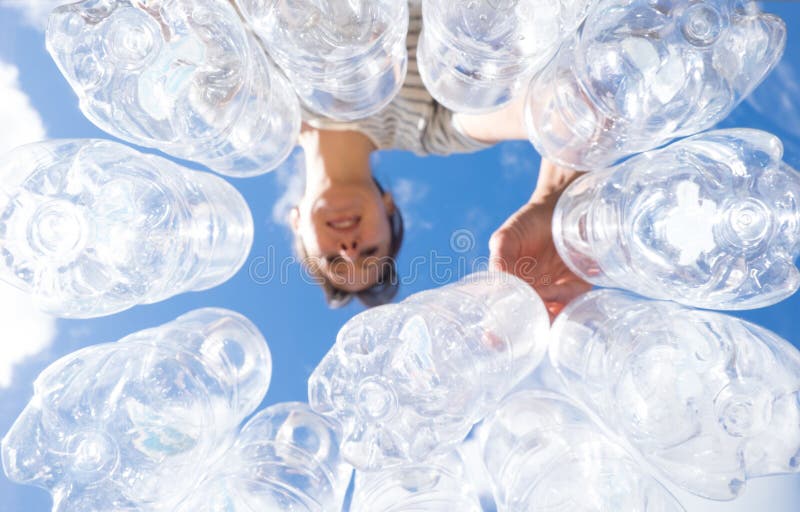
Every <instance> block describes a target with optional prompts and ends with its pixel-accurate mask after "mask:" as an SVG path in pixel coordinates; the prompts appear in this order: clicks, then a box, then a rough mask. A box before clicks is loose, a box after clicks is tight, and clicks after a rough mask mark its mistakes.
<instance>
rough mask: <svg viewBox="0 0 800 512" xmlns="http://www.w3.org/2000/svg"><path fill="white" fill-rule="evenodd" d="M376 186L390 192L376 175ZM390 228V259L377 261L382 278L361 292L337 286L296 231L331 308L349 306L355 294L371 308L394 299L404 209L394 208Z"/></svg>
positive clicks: (298, 244)
mask: <svg viewBox="0 0 800 512" xmlns="http://www.w3.org/2000/svg"><path fill="white" fill-rule="evenodd" d="M372 180H373V181H374V182H375V185H376V186H377V187H378V192H379V193H380V194H381V195H384V194H385V193H386V192H385V190H384V188H383V187H382V186H381V184H380V183H379V182H378V180H376V179H375V178H372ZM389 229H390V231H391V240H390V242H389V254H388V258H381V259H380V260H378V262H377V264H378V265H380V275H379V277H378V281H377V282H376V283H375V284H374V285H372V286H370V287H369V288H367V289H365V290H361V291H359V292H348V291H346V290H342V289H341V288H337V287H336V286H335V285H334V283H333V282H332V281H331V280H330V279H329V278H328V276H327V275H325V274H324V273H323V272H321V271H320V267H319V265H316V264H314V262H311V258H310V257H309V256H308V252H307V251H306V247H305V245H303V239H302V238H301V237H300V235H298V234H297V233H296V232H295V234H294V248H295V252H296V253H297V256H298V257H299V258H300V260H301V261H302V262H303V263H304V264H305V265H306V268H307V269H308V271H309V273H310V274H311V276H312V277H314V278H315V279H316V280H317V282H318V283H319V285H320V286H321V287H322V291H323V292H324V293H325V302H326V303H327V304H328V307H330V308H333V309H337V308H341V307H343V306H346V305H347V304H348V303H349V302H350V301H351V300H353V297H355V298H357V299H358V300H359V302H361V303H362V304H363V305H364V306H366V307H368V308H371V307H374V306H380V305H383V304H386V303H388V302H391V300H392V299H393V298H394V297H395V295H397V292H398V291H399V290H400V280H399V279H398V277H397V262H396V261H395V260H396V258H397V253H398V252H400V247H401V246H402V245H403V235H404V227H403V216H402V215H401V213H400V209H399V208H397V206H395V208H394V211H393V212H392V214H391V215H389Z"/></svg>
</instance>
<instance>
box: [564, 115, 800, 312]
mask: <svg viewBox="0 0 800 512" xmlns="http://www.w3.org/2000/svg"><path fill="white" fill-rule="evenodd" d="M782 155H783V146H782V145H781V142H780V141H779V140H778V139H777V138H776V137H774V136H772V135H770V134H768V133H765V132H761V131H757V130H745V129H736V130H719V131H714V132H708V133H705V134H701V135H697V136H695V137H692V138H690V139H685V140H683V141H680V142H677V143H674V144H672V145H670V146H668V147H666V148H665V149H661V150H656V151H652V152H649V153H645V154H642V155H638V156H636V157H634V158H631V159H630V160H627V161H626V162H624V163H623V164H621V165H619V166H617V167H615V168H611V169H606V170H604V171H600V172H596V173H590V174H588V175H586V176H583V177H581V178H580V179H578V180H576V181H575V182H574V183H572V184H571V185H570V186H569V187H568V188H567V189H566V191H565V192H564V193H563V194H562V196H561V198H560V199H559V201H558V204H557V205H556V209H555V213H554V214H553V239H554V241H555V245H556V248H557V250H558V252H559V254H560V255H561V257H562V259H563V260H564V262H565V263H566V264H567V265H568V266H569V267H570V268H571V269H572V270H573V271H574V272H575V273H576V274H577V275H578V276H580V277H582V278H583V279H585V280H587V281H589V282H591V283H593V284H596V285H600V286H609V287H619V288H626V289H628V290H631V291H634V292H636V293H638V294H640V295H644V296H647V297H652V298H657V299H669V300H674V301H675V302H680V303H682V304H686V305H690V306H696V307H703V308H710V309H750V308H758V307H763V306H768V305H771V304H775V303H776V302H779V301H781V300H783V299H785V298H786V297H788V296H790V295H792V294H793V293H794V292H795V291H796V290H797V289H798V287H800V272H798V269H797V268H796V267H795V263H794V262H795V260H796V259H797V258H798V256H800V206H798V205H800V173H798V172H797V171H795V170H794V169H792V168H791V167H789V166H788V165H786V164H785V163H783V161H782V160H781V158H782Z"/></svg>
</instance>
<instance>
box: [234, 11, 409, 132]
mask: <svg viewBox="0 0 800 512" xmlns="http://www.w3.org/2000/svg"><path fill="white" fill-rule="evenodd" d="M236 1H237V3H238V4H239V6H240V8H241V10H242V14H243V15H244V17H245V18H246V19H247V20H248V21H249V22H250V24H251V25H252V27H253V30H254V31H255V32H256V34H258V36H259V37H260V38H261V39H262V40H263V41H264V47H265V48H266V49H267V51H268V52H269V54H270V56H271V57H272V58H273V59H274V60H275V62H276V63H277V64H278V65H279V66H280V67H281V69H283V71H284V72H285V73H286V75H287V76H288V77H289V79H290V80H291V82H292V84H293V85H294V88H295V90H296V91H297V94H298V96H299V97H300V99H301V100H302V101H303V103H305V105H306V106H307V107H308V108H309V109H311V110H312V111H314V112H316V113H317V114H321V115H323V116H327V117H330V118H332V119H337V120H342V121H351V120H354V119H361V118H365V117H369V116H371V115H372V114H375V113H377V112H378V111H380V110H381V109H383V107H385V106H386V105H388V104H389V103H390V102H391V101H392V99H393V98H394V97H395V95H396V94H397V93H398V92H399V91H400V87H401V86H402V85H403V81H404V80H405V76H406V69H407V66H408V51H407V49H406V35H407V34H408V3H407V2H406V1H398V0H236Z"/></svg>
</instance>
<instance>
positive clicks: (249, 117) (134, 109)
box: [47, 0, 300, 177]
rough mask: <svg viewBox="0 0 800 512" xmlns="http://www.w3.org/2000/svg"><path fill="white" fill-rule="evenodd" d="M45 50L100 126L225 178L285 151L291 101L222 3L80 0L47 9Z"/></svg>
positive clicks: (268, 164)
mask: <svg viewBox="0 0 800 512" xmlns="http://www.w3.org/2000/svg"><path fill="white" fill-rule="evenodd" d="M47 49H48V51H49V52H50V55H51V56H52V57H53V60H55V62H56V64H57V65H58V68H59V69H60V70H61V73H62V74H63V75H64V76H65V77H66V79H67V81H68V82H69V84H70V86H72V88H73V89H74V90H75V92H76V93H77V95H78V98H79V99H80V107H81V111H82V112H83V113H84V115H86V117H87V118H88V119H89V120H90V121H91V122H93V123H94V124H96V125H97V126H98V127H100V128H101V129H102V130H104V131H106V132H108V133H110V134H112V135H114V136H115V137H119V138H121V139H123V140H126V141H128V142H132V143H134V144H138V145H141V146H147V147H153V148H157V149H160V150H161V151H163V152H165V153H167V154H170V155H173V156H176V157H179V158H184V159H187V160H193V161H196V162H200V163H202V164H204V165H207V166H208V167H209V168H211V169H213V170H215V171H217V172H219V173H222V174H227V175H229V176H235V177H247V176H254V175H257V174H263V173H265V172H267V171H270V170H271V169H274V168H275V167H277V166H278V165H279V164H280V163H281V162H283V161H284V160H285V159H286V158H287V157H288V156H289V153H290V152H291V151H292V148H293V147H294V145H295V142H296V139H297V136H298V134H299V132H300V108H299V103H298V101H297V97H296V96H295V94H294V92H293V91H292V88H291V86H290V85H289V83H288V81H287V80H286V78H285V77H283V76H282V75H281V73H280V72H279V71H278V70H277V69H276V68H275V67H274V66H273V65H272V64H271V63H270V62H269V60H268V59H267V56H266V54H265V53H264V51H263V50H262V49H261V48H260V46H259V44H258V42H257V41H256V39H255V37H254V36H253V35H251V34H249V33H248V32H247V31H246V30H245V27H244V25H243V24H242V22H241V20H240V19H239V16H238V15H237V13H236V11H235V9H234V7H233V6H232V5H231V4H230V3H229V2H228V0H204V1H202V2H197V1H196V0H161V1H158V2H152V1H145V2H142V1H137V0H84V1H82V2H77V3H72V4H68V5H63V6H61V7H58V8H57V9H55V10H54V11H53V12H52V13H51V15H50V20H49V24H48V27H47Z"/></svg>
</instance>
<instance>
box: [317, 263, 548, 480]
mask: <svg viewBox="0 0 800 512" xmlns="http://www.w3.org/2000/svg"><path fill="white" fill-rule="evenodd" d="M549 324H550V321H549V318H548V314H547V311H546V309H545V307H544V304H543V303H542V301H541V299H540V298H539V296H538V295H537V294H536V292H534V291H533V289H532V288H531V287H530V286H528V285H527V284H525V283H524V282H522V281H521V280H518V279H517V278H516V277H513V276H511V275H509V274H500V273H497V274H491V273H487V272H481V273H476V274H472V275H469V276H467V277H465V278H464V279H462V280H461V281H459V282H457V283H454V284H451V285H449V286H445V287H443V288H440V289H436V290H429V291H426V292H422V293H418V294H415V295H412V296H411V297H409V298H407V299H406V300H404V301H403V302H401V303H400V304H390V305H385V306H381V307H377V308H373V309H371V310H368V311H365V312H364V313H361V314H359V315H357V316H355V317H354V318H352V319H351V320H350V321H348V322H347V323H346V324H345V325H344V327H342V329H341V330H340V331H339V335H338V336H337V338H336V344H335V345H334V346H333V348H332V349H331V350H330V351H329V352H328V354H327V355H326V356H325V357H324V358H323V360H322V362H320V364H319V366H317V368H316V370H314V373H313V374H312V375H311V378H310V379H309V382H308V393H309V402H310V404H311V407H312V408H313V409H314V410H315V411H317V412H319V413H322V414H325V415H328V416H332V417H335V418H337V420H339V421H340V422H341V423H342V427H343V434H344V439H343V442H342V453H343V456H344V458H345V460H347V461H348V462H350V463H351V464H352V465H353V466H355V467H356V469H359V470H362V471H370V470H375V469H384V468H388V467H390V466H396V465H401V464H403V463H408V462H423V461H425V460H426V459H429V458H430V457H432V456H435V455H436V454H443V453H446V452H448V451H449V450H450V449H452V448H453V447H454V446H455V445H456V444H458V443H459V442H461V441H462V440H463V439H464V438H465V437H466V435H467V434H468V432H469V430H470V429H471V428H472V426H473V425H474V424H475V423H476V422H478V421H479V420H480V419H481V418H482V417H484V416H485V415H486V414H488V412H489V411H490V410H491V409H492V407H494V406H495V405H496V404H497V402H498V401H499V400H500V399H501V398H502V397H503V395H505V394H506V393H507V392H508V391H509V390H510V389H511V388H512V387H513V386H514V385H515V384H516V383H517V382H519V381H520V380H521V379H522V378H523V377H524V376H525V375H527V374H528V373H529V372H530V371H531V370H533V369H534V368H535V367H536V365H537V364H538V363H539V362H540V361H541V359H542V357H543V354H544V353H545V351H546V349H547V341H548V334H549V332H548V330H549Z"/></svg>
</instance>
